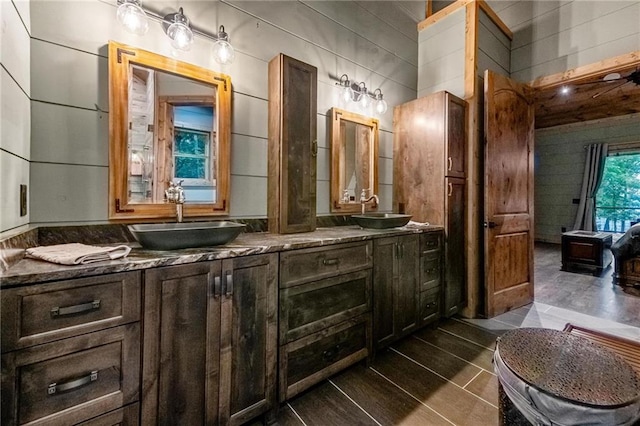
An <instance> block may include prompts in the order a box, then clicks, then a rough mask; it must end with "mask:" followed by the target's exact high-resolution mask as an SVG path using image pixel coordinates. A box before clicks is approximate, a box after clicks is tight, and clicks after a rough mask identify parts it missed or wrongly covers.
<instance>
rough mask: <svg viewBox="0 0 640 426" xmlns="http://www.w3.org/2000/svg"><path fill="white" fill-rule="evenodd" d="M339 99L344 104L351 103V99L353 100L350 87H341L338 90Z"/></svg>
mask: <svg viewBox="0 0 640 426" xmlns="http://www.w3.org/2000/svg"><path fill="white" fill-rule="evenodd" d="M340 97H341V99H342V102H344V103H345V104H347V103H349V101H351V99H352V98H353V91H352V90H351V87H349V86H344V87H342V88H341V89H340Z"/></svg>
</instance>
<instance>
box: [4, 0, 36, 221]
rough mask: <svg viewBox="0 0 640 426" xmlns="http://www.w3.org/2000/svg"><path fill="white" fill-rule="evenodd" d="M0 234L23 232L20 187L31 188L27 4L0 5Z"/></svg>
mask: <svg viewBox="0 0 640 426" xmlns="http://www.w3.org/2000/svg"><path fill="white" fill-rule="evenodd" d="M0 22H1V23H2V37H1V38H2V41H1V42H0V45H2V49H0V64H2V66H1V67H0V94H1V96H2V99H1V102H0V117H2V125H0V129H1V133H0V171H1V172H0V173H1V175H0V200H2V202H0V232H3V231H5V232H7V233H16V232H20V231H22V230H24V229H26V225H27V224H28V223H29V218H30V215H29V211H30V206H29V205H28V204H27V215H26V216H20V208H19V201H18V200H20V185H21V184H24V185H27V186H28V187H30V181H29V169H30V164H29V159H30V156H31V152H30V145H29V141H30V139H31V109H30V108H31V105H30V102H29V96H30V93H31V71H30V57H31V55H30V49H29V47H30V43H29V31H30V29H29V2H27V1H24V2H18V3H16V4H15V5H14V3H13V2H11V1H2V2H0Z"/></svg>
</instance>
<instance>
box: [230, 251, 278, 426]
mask: <svg viewBox="0 0 640 426" xmlns="http://www.w3.org/2000/svg"><path fill="white" fill-rule="evenodd" d="M277 268H278V255H277V254H276V253H272V254H265V255H259V256H246V257H241V258H236V259H226V260H224V261H223V265H222V271H223V285H222V289H223V291H222V293H223V296H222V300H223V301H222V324H221V327H222V328H221V330H222V334H221V347H220V424H221V425H224V424H232V425H239V424H243V423H245V422H247V421H248V420H250V419H252V418H254V417H256V416H258V415H260V414H262V413H265V412H267V411H268V410H270V409H272V408H274V406H275V403H276V367H277V350H278V334H277V333H278V329H277V326H278V322H277V312H278V310H277V299H278V298H277V295H278V269H277Z"/></svg>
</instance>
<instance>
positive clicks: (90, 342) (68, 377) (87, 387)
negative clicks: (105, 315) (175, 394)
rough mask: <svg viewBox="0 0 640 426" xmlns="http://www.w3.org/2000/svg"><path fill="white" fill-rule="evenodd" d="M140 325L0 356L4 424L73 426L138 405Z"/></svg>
mask: <svg viewBox="0 0 640 426" xmlns="http://www.w3.org/2000/svg"><path fill="white" fill-rule="evenodd" d="M139 370H140V328H139V323H134V324H128V325H125V326H121V327H116V328H111V329H108V330H102V331H98V332H94V333H89V334H83V335H82V336H78V337H72V338H69V339H64V340H60V341H56V342H52V343H47V344H44V345H39V346H35V347H31V348H27V349H23V350H21V351H15V352H10V353H7V354H5V355H3V356H2V423H3V424H23V423H28V422H35V421H37V420H39V419H42V418H44V417H47V421H49V420H50V421H52V422H53V423H59V424H75V423H78V422H81V421H85V420H88V419H91V418H93V417H96V416H98V415H101V414H103V413H105V412H107V411H111V410H115V409H118V408H120V407H122V406H123V405H125V404H128V403H132V402H135V401H136V400H137V399H138V394H139V391H138V380H139Z"/></svg>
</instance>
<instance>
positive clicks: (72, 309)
mask: <svg viewBox="0 0 640 426" xmlns="http://www.w3.org/2000/svg"><path fill="white" fill-rule="evenodd" d="M98 309H100V299H97V300H94V301H92V302H87V303H81V304H79V305H73V306H64V307H62V308H61V307H59V306H56V307H54V308H51V317H52V318H58V317H62V316H65V315H75V314H84V313H87V312H91V311H95V310H98Z"/></svg>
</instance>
